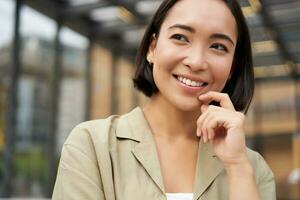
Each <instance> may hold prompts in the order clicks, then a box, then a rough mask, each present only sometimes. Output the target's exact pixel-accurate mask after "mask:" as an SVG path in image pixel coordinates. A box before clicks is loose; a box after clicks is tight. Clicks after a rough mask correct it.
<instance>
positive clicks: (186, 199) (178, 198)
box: [166, 193, 193, 200]
mask: <svg viewBox="0 0 300 200" xmlns="http://www.w3.org/2000/svg"><path fill="white" fill-rule="evenodd" d="M166 195H167V200H193V193H166Z"/></svg>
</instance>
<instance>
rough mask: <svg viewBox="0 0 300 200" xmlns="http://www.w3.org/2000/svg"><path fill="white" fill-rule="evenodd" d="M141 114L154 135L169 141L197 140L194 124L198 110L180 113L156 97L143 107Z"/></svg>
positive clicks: (195, 125)
mask: <svg viewBox="0 0 300 200" xmlns="http://www.w3.org/2000/svg"><path fill="white" fill-rule="evenodd" d="M143 112H144V114H145V117H146V119H147V120H148V122H149V124H150V127H151V129H152V132H153V134H154V135H156V136H162V137H166V138H169V139H179V138H181V139H197V136H196V128H197V124H196V123H197V119H198V117H199V116H200V108H199V111H197V112H195V111H190V112H188V111H182V110H179V109H177V108H176V107H174V106H173V105H172V104H170V103H169V102H166V100H165V99H163V98H161V97H159V96H158V95H156V96H153V97H151V98H150V100H149V101H148V102H147V104H146V105H145V106H144V107H143ZM197 140H199V138H198V139H197Z"/></svg>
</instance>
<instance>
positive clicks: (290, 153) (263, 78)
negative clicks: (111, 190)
mask: <svg viewBox="0 0 300 200" xmlns="http://www.w3.org/2000/svg"><path fill="white" fill-rule="evenodd" d="M239 2H240V4H241V6H242V7H243V12H244V14H245V16H246V19H247V23H248V25H249V27H250V32H251V38H252V47H253V55H254V65H255V77H256V92H255V96H254V99H253V103H252V105H251V107H250V110H249V112H248V114H247V116H248V117H247V123H246V130H247V143H248V146H249V147H251V148H252V149H255V150H257V151H259V152H260V153H261V154H262V155H263V156H264V158H265V159H266V161H267V162H268V164H269V165H270V167H271V168H272V170H273V172H274V174H275V178H276V183H277V196H278V199H282V200H284V199H286V200H287V199H290V200H292V199H293V200H296V199H300V81H299V73H300V1H298V0H289V1H286V0H276V1H274V0H240V1H239ZM160 3H161V0H140V1H138V0H124V1H113V0H2V1H0V24H3V27H1V28H3V29H1V30H0V36H2V35H3V37H0V175H1V176H0V177H1V178H0V197H1V195H2V196H3V197H8V196H18V197H50V194H51V191H52V187H53V183H54V180H55V175H56V171H55V170H56V168H57V161H58V159H59V155H60V150H61V146H62V143H63V141H64V140H65V138H66V137H67V136H68V134H69V133H70V131H71V129H72V128H73V127H74V126H75V125H76V124H78V123H80V122H82V121H84V120H89V119H96V118H103V117H107V116H109V115H111V114H123V113H126V112H128V111H129V110H131V109H132V108H133V107H135V106H137V105H143V104H144V102H145V101H146V100H147V98H145V97H144V96H143V95H142V94H141V93H138V92H137V91H136V90H134V88H133V85H132V80H131V79H132V76H133V73H134V58H135V53H136V50H137V47H138V44H139V41H140V40H141V37H142V35H143V32H144V30H145V26H146V24H147V22H148V21H149V20H150V18H151V16H152V15H153V13H154V11H155V10H156V8H157V7H158V6H159V4H160ZM12 185H14V186H15V187H11V186H12Z"/></svg>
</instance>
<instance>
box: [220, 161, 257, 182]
mask: <svg viewBox="0 0 300 200" xmlns="http://www.w3.org/2000/svg"><path fill="white" fill-rule="evenodd" d="M225 170H226V172H227V174H228V177H229V178H234V177H238V178H241V177H249V176H252V177H254V169H253V167H252V165H251V164H250V162H243V163H237V164H231V165H228V166H226V167H225Z"/></svg>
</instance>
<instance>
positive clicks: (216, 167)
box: [194, 140, 224, 199]
mask: <svg viewBox="0 0 300 200" xmlns="http://www.w3.org/2000/svg"><path fill="white" fill-rule="evenodd" d="M223 169H224V167H223V165H222V163H221V161H220V160H219V159H218V157H217V156H216V155H215V153H214V151H213V149H212V146H211V145H210V144H208V143H204V142H203V140H200V142H199V150H198V160H197V167H196V180H195V186H194V196H195V197H194V199H199V198H200V197H201V196H202V195H203V193H204V192H205V191H206V190H207V189H208V187H209V186H210V185H211V183H212V182H213V181H214V180H215V179H216V177H217V176H218V175H219V174H220V173H221V172H222V170H223Z"/></svg>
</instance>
